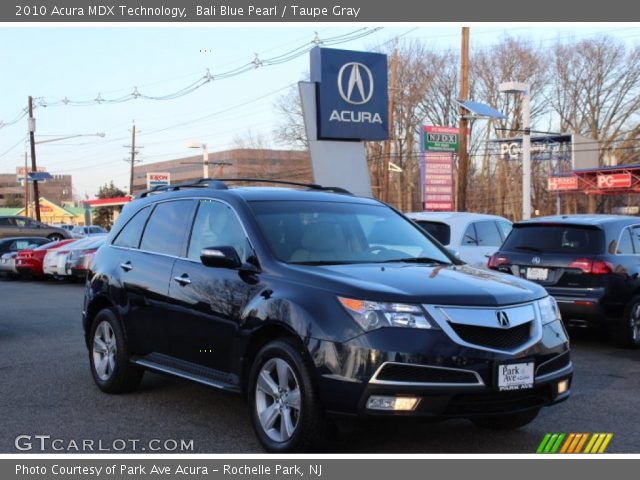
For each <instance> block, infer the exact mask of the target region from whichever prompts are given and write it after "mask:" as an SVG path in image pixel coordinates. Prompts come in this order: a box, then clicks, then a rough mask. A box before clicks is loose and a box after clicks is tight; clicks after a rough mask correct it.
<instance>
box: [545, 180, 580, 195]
mask: <svg viewBox="0 0 640 480" xmlns="http://www.w3.org/2000/svg"><path fill="white" fill-rule="evenodd" d="M547 190H549V191H550V192H558V191H564V190H578V177H574V176H571V177H549V178H547Z"/></svg>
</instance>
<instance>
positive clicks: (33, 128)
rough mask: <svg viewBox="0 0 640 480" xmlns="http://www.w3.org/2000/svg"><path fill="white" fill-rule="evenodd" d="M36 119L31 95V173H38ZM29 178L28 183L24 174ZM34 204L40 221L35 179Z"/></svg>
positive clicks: (38, 196)
mask: <svg viewBox="0 0 640 480" xmlns="http://www.w3.org/2000/svg"><path fill="white" fill-rule="evenodd" d="M35 134H36V119H35V118H33V97H32V96H31V95H29V143H30V144H31V171H32V172H34V173H35V172H37V171H38V166H37V165H36V139H35ZM24 173H25V175H26V176H27V183H29V182H28V177H29V174H28V172H24ZM33 202H34V207H35V210H36V220H38V221H40V191H39V190H38V181H37V180H36V179H35V178H34V179H33Z"/></svg>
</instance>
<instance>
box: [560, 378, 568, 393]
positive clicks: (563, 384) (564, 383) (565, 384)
mask: <svg viewBox="0 0 640 480" xmlns="http://www.w3.org/2000/svg"><path fill="white" fill-rule="evenodd" d="M567 390H569V380H561V381H559V382H558V395H562V394H563V393H564V392H566V391H567Z"/></svg>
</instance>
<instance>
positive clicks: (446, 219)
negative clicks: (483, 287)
mask: <svg viewBox="0 0 640 480" xmlns="http://www.w3.org/2000/svg"><path fill="white" fill-rule="evenodd" d="M405 215H406V216H407V217H409V218H410V219H411V220H413V221H414V222H416V223H417V224H418V225H420V226H421V227H422V228H423V229H425V230H426V231H427V232H429V233H430V234H431V235H432V236H434V237H435V238H436V239H437V240H438V241H439V242H440V243H441V244H442V245H444V246H445V247H447V248H448V249H449V250H451V251H455V252H457V253H458V254H459V256H460V259H461V260H462V261H463V262H465V263H468V264H470V265H473V266H474V267H481V268H486V267H487V261H488V259H489V257H490V256H491V255H492V254H493V253H495V252H496V251H497V250H498V248H500V245H502V242H503V241H504V239H505V238H507V235H509V232H511V222H510V221H509V220H507V219H506V218H504V217H500V216H497V215H487V214H484V213H469V212H411V213H406V214H405Z"/></svg>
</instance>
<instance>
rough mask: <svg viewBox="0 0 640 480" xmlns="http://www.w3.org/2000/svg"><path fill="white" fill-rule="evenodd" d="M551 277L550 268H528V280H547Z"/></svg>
mask: <svg viewBox="0 0 640 480" xmlns="http://www.w3.org/2000/svg"><path fill="white" fill-rule="evenodd" d="M547 277H549V269H548V268H527V279H528V280H546V279H547Z"/></svg>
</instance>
